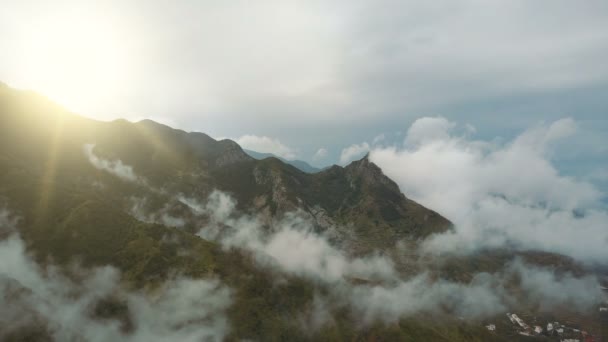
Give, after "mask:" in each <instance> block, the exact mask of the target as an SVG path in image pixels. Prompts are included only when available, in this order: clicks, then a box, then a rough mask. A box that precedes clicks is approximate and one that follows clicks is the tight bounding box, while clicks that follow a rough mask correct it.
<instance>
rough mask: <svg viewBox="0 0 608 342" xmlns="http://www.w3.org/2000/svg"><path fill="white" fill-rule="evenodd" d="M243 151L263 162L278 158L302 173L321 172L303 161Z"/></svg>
mask: <svg viewBox="0 0 608 342" xmlns="http://www.w3.org/2000/svg"><path fill="white" fill-rule="evenodd" d="M243 151H245V153H247V154H248V155H250V156H251V157H253V158H255V159H257V160H262V159H266V158H277V159H279V160H280V161H282V162H283V163H285V164H289V165H292V166H294V167H296V168H297V169H299V170H300V171H304V172H306V173H316V172H319V171H321V169H319V168H316V167H314V166H312V165H310V164H308V163H307V162H305V161H303V160H288V159H285V158H281V157H279V156H275V155H274V154H272V153H263V152H256V151H252V150H247V149H243Z"/></svg>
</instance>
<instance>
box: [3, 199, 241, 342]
mask: <svg viewBox="0 0 608 342" xmlns="http://www.w3.org/2000/svg"><path fill="white" fill-rule="evenodd" d="M15 222H16V221H15V220H14V219H12V218H11V217H10V215H9V213H8V211H7V210H6V209H0V228H1V229H2V231H3V232H11V235H10V236H8V237H7V238H5V239H3V240H2V241H0V258H1V259H2V260H3V262H2V263H0V290H1V292H2V293H3V294H4V295H3V296H0V326H2V327H3V328H2V329H1V332H0V339H4V338H6V337H7V336H9V335H11V334H13V336H20V334H27V333H30V332H32V331H33V329H40V331H41V333H43V334H48V335H49V336H50V337H52V338H53V339H55V340H58V341H72V340H85V341H136V342H137V341H142V342H143V341H201V340H205V341H207V340H210V341H220V340H222V339H223V338H224V337H225V336H226V334H227V333H228V330H229V324H228V321H227V318H226V314H225V311H226V310H227V308H228V307H229V305H230V304H231V291H230V290H229V289H228V288H226V287H224V286H223V285H222V284H220V283H219V282H218V281H216V280H194V279H187V278H181V279H173V280H170V281H167V282H166V283H164V284H163V285H162V286H161V288H160V289H158V291H156V292H155V295H154V297H151V296H149V295H146V294H144V293H139V292H127V291H125V290H123V288H122V287H121V282H120V274H119V272H118V271H117V270H116V269H114V268H112V267H102V268H96V269H93V270H80V271H78V272H77V273H78V276H77V278H78V281H75V280H73V279H72V278H69V277H67V276H65V275H64V274H63V273H62V272H60V270H59V269H57V268H54V267H47V268H41V267H40V266H39V265H37V264H36V263H35V262H34V261H33V260H32V259H31V258H30V257H29V256H28V254H27V252H26V249H25V244H24V242H23V241H22V240H21V238H20V237H19V235H18V234H17V233H16V232H15V227H14V225H15ZM110 298H113V299H115V300H117V301H118V303H121V305H122V304H125V305H126V308H127V312H126V313H125V315H124V317H120V318H116V317H97V316H96V308H97V307H99V305H103V301H104V300H108V299H110Z"/></svg>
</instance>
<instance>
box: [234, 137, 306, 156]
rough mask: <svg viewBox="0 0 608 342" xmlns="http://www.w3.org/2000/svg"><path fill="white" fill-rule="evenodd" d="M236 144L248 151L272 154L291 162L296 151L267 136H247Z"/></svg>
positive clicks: (237, 140)
mask: <svg viewBox="0 0 608 342" xmlns="http://www.w3.org/2000/svg"><path fill="white" fill-rule="evenodd" d="M236 142H237V143H238V144H239V145H241V146H242V147H243V148H245V149H248V150H252V151H256V152H262V153H272V154H274V155H275V156H279V157H281V158H285V159H287V160H293V159H295V158H296V151H295V150H294V149H292V148H291V147H289V146H287V145H285V144H283V143H282V142H281V141H279V140H278V139H273V138H269V137H267V136H257V135H250V134H247V135H243V136H242V137H240V138H238V139H236Z"/></svg>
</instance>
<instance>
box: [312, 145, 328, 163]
mask: <svg viewBox="0 0 608 342" xmlns="http://www.w3.org/2000/svg"><path fill="white" fill-rule="evenodd" d="M327 154H328V152H327V149H326V148H324V147H321V148H320V149H318V150H317V152H315V154H314V155H313V156H312V160H314V161H321V160H323V159H325V158H327Z"/></svg>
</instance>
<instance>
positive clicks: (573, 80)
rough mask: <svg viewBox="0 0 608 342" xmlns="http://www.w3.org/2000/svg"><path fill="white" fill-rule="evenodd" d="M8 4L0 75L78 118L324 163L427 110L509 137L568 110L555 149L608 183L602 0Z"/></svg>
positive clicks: (398, 130)
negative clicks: (566, 130) (167, 130)
mask: <svg viewBox="0 0 608 342" xmlns="http://www.w3.org/2000/svg"><path fill="white" fill-rule="evenodd" d="M0 4H1V6H2V9H3V10H2V12H1V13H0V42H2V48H3V58H2V61H0V80H2V81H3V82H5V83H8V84H9V85H11V86H14V87H17V88H24V89H33V90H36V91H38V92H41V93H43V94H45V95H47V96H49V97H51V98H52V99H54V100H55V101H57V102H59V103H61V104H63V105H65V106H66V107H68V108H69V109H71V110H73V111H76V112H78V113H80V114H83V115H87V116H90V117H93V118H97V119H102V120H110V119H114V118H118V117H124V118H127V119H130V120H139V119H143V118H151V119H155V120H158V121H161V122H164V123H167V124H169V125H172V126H175V127H179V128H182V129H185V130H192V131H203V132H206V133H208V134H210V135H212V136H214V137H218V138H219V137H228V138H232V139H235V140H237V141H240V142H241V143H242V144H243V145H246V146H245V147H247V148H249V149H254V150H261V151H262V152H274V153H276V154H280V155H282V156H285V157H289V158H297V159H301V160H305V161H308V162H310V163H312V164H314V165H317V166H325V165H329V164H332V163H338V162H339V161H340V157H341V155H343V152H344V150H345V149H347V148H349V147H350V146H352V145H358V146H361V144H363V143H364V142H368V144H370V145H373V140H374V138H376V137H378V136H380V135H383V136H384V141H383V144H384V145H387V144H397V145H399V144H401V143H402V142H403V140H404V139H405V132H407V130H408V128H409V127H410V125H411V124H412V123H413V122H414V121H415V120H416V119H418V118H421V117H437V116H440V117H444V118H446V119H448V120H449V121H451V122H454V123H457V124H458V125H461V126H463V127H464V126H466V125H467V124H468V125H471V126H473V127H474V128H475V129H474V131H473V130H471V131H470V132H469V133H468V134H470V135H471V139H477V140H484V141H494V142H497V141H498V142H500V141H502V142H504V143H506V144H508V143H509V141H511V140H512V139H513V138H515V137H516V136H518V135H519V134H521V133H522V132H524V131H526V130H527V129H530V128H531V127H535V126H537V125H542V124H548V123H551V122H554V121H556V120H558V119H560V118H572V119H574V121H575V122H576V123H577V130H576V133H574V134H573V135H571V136H569V137H567V138H565V139H564V140H562V141H561V142H560V143H559V149H557V151H553V152H552V154H551V156H550V157H549V158H551V160H552V162H554V164H555V165H556V167H557V168H558V169H559V171H560V172H562V173H563V174H564V175H571V176H574V177H578V178H580V179H587V180H590V181H592V182H594V183H595V184H597V185H598V186H600V187H602V188H603V189H606V190H608V185H607V184H608V175H606V170H608V148H607V147H606V145H608V144H607V142H608V100H606V96H605V94H606V93H607V90H608V63H606V62H605V60H606V56H608V3H607V2H605V1H599V0H590V1H585V2H580V1H566V0H557V1H556V0H539V1H524V0H509V1H506V0H502V1H481V0H465V1H459V2H453V1H436V2H432V3H431V2H428V1H391V0H380V1H316V0H311V1H278V0H277V1H270V0H269V1H256V2H250V1H230V2H226V1H180V2H179V3H176V2H165V1H105V2H103V3H100V2H93V1H91V2H88V1H69V0H60V1H56V2H53V3H52V4H50V3H48V2H44V1H32V0H24V1H8V0H0ZM319 150H322V151H326V153H317V152H318V151H319ZM315 155H316V156H317V157H313V156H315Z"/></svg>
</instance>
